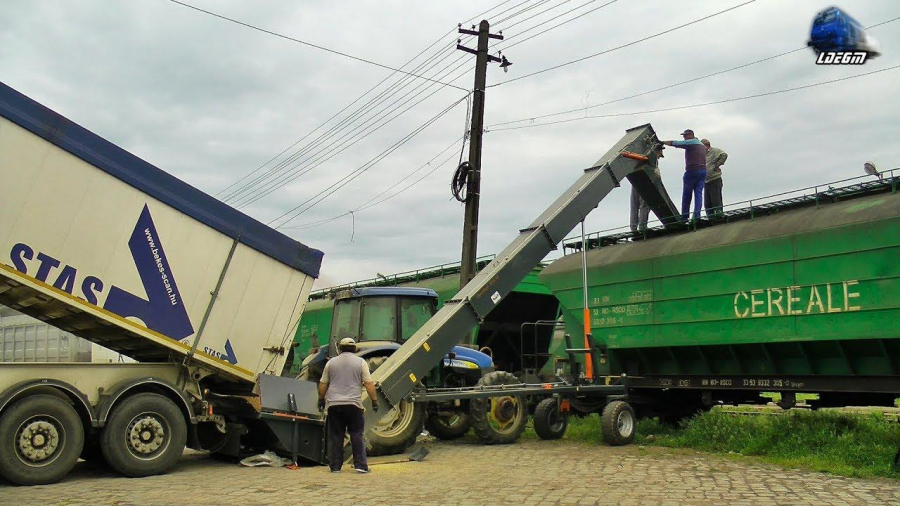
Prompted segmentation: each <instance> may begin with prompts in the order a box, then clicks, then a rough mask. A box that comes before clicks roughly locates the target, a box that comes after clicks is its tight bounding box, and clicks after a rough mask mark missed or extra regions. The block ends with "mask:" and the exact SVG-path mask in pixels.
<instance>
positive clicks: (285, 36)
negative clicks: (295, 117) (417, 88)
mask: <svg viewBox="0 0 900 506" xmlns="http://www.w3.org/2000/svg"><path fill="white" fill-rule="evenodd" d="M169 1H170V2H172V3H175V4H178V5H181V6H184V7H187V8H189V9H193V10H195V11H197V12H202V13H204V14H208V15H210V16H214V17H217V18H219V19H222V20H225V21H229V22H231V23H234V24H237V25H241V26H245V27H247V28H250V29H253V30H256V31H259V32H262V33H267V34H269V35H273V36H275V37H278V38H281V39H285V40H289V41H291V42H296V43H298V44H303V45H304V46H309V47H313V48H316V49H320V50H322V51H327V52H329V53H333V54H336V55H340V56H343V57H345V58H350V59H351V60H356V61H359V62H363V63H368V64H369V65H374V66H376V67H381V68H383V69H387V70H393V71H394V72H399V73H401V74H407V75H410V76H413V77H417V78H419V79H424V80H426V81H434V80H433V79H429V78H427V77H424V76H420V75H416V74H412V73H409V72H405V71H403V70H400V69H397V68H394V67H390V66H388V65H384V64H381V63H378V62H374V61H372V60H367V59H365V58H360V57H358V56H353V55H351V54H347V53H344V52H342V51H337V50H335V49H330V48H327V47H324V46H320V45H318V44H313V43H312V42H307V41H305V40H300V39H297V38H294V37H290V36H288V35H284V34H281V33H277V32H273V31H271V30H266V29H265V28H261V27H258V26H256V25H251V24H250V23H245V22H243V21H239V20H237V19H234V18H229V17H227V16H223V15H221V14H217V13H215V12H212V11H208V10H206V9H201V8H200V7H196V6H194V5H191V4H187V3H184V2H181V1H179V0H169ZM434 82H436V83H438V84H442V85H444V86H449V87H451V88H456V89H459V90H462V91H466V90H465V89H463V88H460V87H459V86H455V85H452V84H448V83H442V82H440V81H434Z"/></svg>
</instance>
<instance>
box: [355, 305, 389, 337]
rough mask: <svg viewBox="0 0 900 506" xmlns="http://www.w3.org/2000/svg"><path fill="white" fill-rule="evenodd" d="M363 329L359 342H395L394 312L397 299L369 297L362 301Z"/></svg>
mask: <svg viewBox="0 0 900 506" xmlns="http://www.w3.org/2000/svg"><path fill="white" fill-rule="evenodd" d="M363 304H364V306H363V311H364V312H365V316H364V317H363V329H362V335H360V336H359V340H360V341H395V340H396V339H397V323H396V322H397V318H396V317H395V315H394V311H395V310H396V308H397V299H395V298H393V297H369V298H366V299H364V300H363Z"/></svg>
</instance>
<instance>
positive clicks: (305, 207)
mask: <svg viewBox="0 0 900 506" xmlns="http://www.w3.org/2000/svg"><path fill="white" fill-rule="evenodd" d="M467 97H468V94H466V96H464V97H461V98H460V99H459V100H457V101H455V102H453V103H452V104H450V105H449V106H447V107H446V108H444V110H442V111H441V112H439V113H437V114H436V115H434V116H432V117H431V118H430V119H429V120H428V121H426V122H425V123H423V124H422V125H420V126H418V127H417V128H415V129H414V130H413V131H412V132H410V133H408V134H407V135H406V136H404V137H403V138H402V139H400V140H399V141H397V142H395V143H394V144H393V145H391V146H390V147H389V148H387V149H386V150H384V151H382V152H381V153H380V154H378V155H377V156H375V157H374V158H372V159H371V160H369V161H368V162H366V163H364V164H363V165H361V166H360V167H358V168H357V169H355V170H354V171H352V172H351V173H350V174H348V175H347V176H344V177H342V178H341V179H339V180H338V181H336V182H335V183H333V184H332V185H331V186H329V187H328V188H325V190H323V191H322V192H321V193H318V194H316V195H315V196H314V197H310V198H309V199H307V200H305V201H304V202H302V203H300V204H299V205H297V206H295V207H294V208H292V209H291V210H289V211H287V212H285V213H283V214H281V215H280V216H278V217H277V218H275V219H273V220H271V221H269V222H268V223H267V225H269V226H272V225H273V224H274V223H276V222H279V221H281V223H280V224H279V225H277V226H276V227H275V228H280V227H282V226H284V225H286V224H287V223H289V222H290V221H291V220H293V219H294V218H296V217H297V216H300V215H301V214H303V213H305V212H306V211H309V210H310V209H312V208H313V207H314V206H315V205H316V204H318V203H319V202H322V201H323V200H325V199H326V198H328V197H329V196H330V195H332V194H334V193H335V192H337V191H338V190H340V189H341V188H343V187H344V186H346V185H347V184H348V183H350V182H351V181H353V180H354V179H356V178H357V177H359V176H360V175H362V174H363V173H365V172H366V171H368V170H369V169H371V168H372V167H373V166H375V164H377V163H378V162H379V161H381V160H383V159H384V158H385V157H387V156H388V155H390V154H391V153H393V152H394V151H396V150H397V149H398V148H399V147H400V146H402V145H404V144H406V143H407V142H409V141H410V140H412V139H413V138H414V137H415V136H417V135H418V134H419V133H421V132H422V131H424V130H425V129H427V128H428V127H429V126H431V125H432V124H433V123H434V122H436V121H437V120H438V119H440V118H441V117H442V116H444V115H445V114H447V113H448V112H450V111H451V110H453V108H454V107H456V106H457V105H458V104H460V103H462V102H463V101H465V100H466V99H467ZM285 218H286V219H285ZM282 220H284V221H282Z"/></svg>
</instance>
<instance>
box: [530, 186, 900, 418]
mask: <svg viewBox="0 0 900 506" xmlns="http://www.w3.org/2000/svg"><path fill="white" fill-rule="evenodd" d="M869 179H870V180H867V181H864V182H859V183H856V184H853V185H850V186H846V187H843V188H837V189H835V188H829V189H828V190H826V191H825V192H822V191H821V190H818V191H816V192H814V193H813V192H810V194H809V195H807V196H805V197H801V198H795V199H790V200H787V201H782V202H779V203H772V204H767V205H764V206H759V205H757V206H755V207H751V208H748V209H743V210H737V211H732V212H729V213H728V216H727V217H726V218H725V219H722V220H719V221H717V222H715V223H712V224H708V223H707V222H706V221H705V220H704V221H702V222H701V223H699V224H698V229H696V230H694V229H683V230H680V231H679V230H674V231H656V232H654V231H651V232H650V233H649V234H648V237H647V238H646V240H641V239H642V238H641V237H636V238H635V237H634V236H632V235H631V234H623V235H620V236H617V237H616V236H614V237H601V238H596V239H595V240H594V241H593V243H594V245H596V246H598V248H597V249H593V250H591V251H588V252H587V280H588V284H589V285H590V289H589V303H588V309H589V311H590V328H591V330H592V333H593V338H594V340H595V343H596V347H597V348H596V349H597V351H598V352H599V353H600V354H601V362H602V364H601V367H602V368H603V370H604V373H606V374H611V375H619V374H627V375H628V381H627V383H628V386H629V392H630V394H629V399H630V401H631V402H632V403H634V404H636V406H637V408H638V410H639V411H640V410H641V409H644V410H645V413H646V414H659V415H661V416H664V417H672V418H677V417H683V416H686V415H689V414H691V413H693V412H696V411H698V410H702V409H706V408H708V407H710V406H712V405H713V404H715V403H719V402H725V403H737V402H741V403H744V402H748V403H754V402H763V399H761V398H760V393H761V392H780V393H781V395H782V405H783V406H784V407H789V406H791V405H793V403H794V399H795V394H796V393H797V392H812V393H818V394H819V400H818V401H817V403H818V405H819V406H847V405H893V403H894V399H895V398H896V397H898V396H900V193H898V192H897V187H898V183H900V178H897V177H886V178H885V179H884V180H879V181H876V180H871V178H869ZM810 190H812V189H810ZM627 239H633V240H631V241H629V242H625V241H626V240H627ZM634 239H636V240H634ZM588 244H589V245H590V244H591V242H588ZM575 246H577V247H580V244H578V245H575ZM541 280H542V281H543V282H544V283H546V284H547V286H548V287H549V288H550V289H551V291H552V292H553V293H554V294H555V295H556V296H557V298H559V300H560V302H561V304H562V306H563V308H564V315H565V319H566V323H567V326H568V328H569V332H572V333H576V332H578V329H580V328H582V324H583V321H584V319H583V317H582V313H583V308H584V303H583V302H582V295H581V280H582V261H581V257H580V254H570V255H567V256H565V257H563V258H561V259H559V260H557V261H556V262H554V263H552V264H551V265H550V266H548V267H546V268H545V269H544V271H543V272H542V273H541Z"/></svg>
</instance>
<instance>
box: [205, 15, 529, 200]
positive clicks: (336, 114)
mask: <svg viewBox="0 0 900 506" xmlns="http://www.w3.org/2000/svg"><path fill="white" fill-rule="evenodd" d="M526 1H528V0H526ZM509 2H510V0H505V1H503V2H500V3H499V4H497V5H495V6H494V7H491V8H490V9H488V10H486V11H484V12H482V13H480V14H477V15H476V16H474V17H472V18H471V19H469V20H468V21H466V22H467V23H468V22H469V21H471V20H472V19H477V18H479V17H481V16H483V15H485V14H487V13H488V12H491V11H493V10H495V9H497V8H499V7H500V6H502V5H504V4H506V3H509ZM512 8H515V6H514V7H512ZM508 10H509V9H506V10H504V11H501V12H500V13H498V14H503V13H504V12H507V11H508ZM455 32H456V29H455V28H454V29H451V30H450V31H448V32H447V33H445V34H443V35H441V36H440V37H439V38H438V39H437V40H436V41H434V42H433V43H431V44H430V45H429V46H428V47H426V48H425V49H423V50H422V51H420V52H419V53H418V54H417V55H416V56H414V57H412V58H411V59H410V60H408V61H407V62H406V63H404V64H403V65H401V66H400V68H401V69H402V68H404V67H406V66H407V65H409V64H410V63H412V62H413V61H415V60H416V59H417V58H418V57H419V56H421V55H422V54H424V53H425V52H426V51H428V50H429V49H431V48H432V47H434V46H435V45H436V44H437V43H439V42H440V41H441V40H443V39H444V37H446V36H447V35H450V34H451V33H455ZM426 61H427V60H426ZM420 66H421V64H420ZM413 72H415V70H413ZM395 74H396V72H394V73H391V74H390V75H388V76H387V77H385V78H384V79H382V80H381V81H379V82H378V84H376V85H375V86H373V87H371V88H369V89H368V90H367V91H366V92H364V93H363V94H362V95H360V96H359V97H357V98H356V99H355V100H353V101H352V102H350V103H349V104H347V106H345V107H344V108H343V109H341V110H340V111H338V112H337V113H335V114H334V115H333V116H331V117H330V118H328V119H327V120H325V122H323V123H322V124H321V125H319V126H317V127H316V128H314V129H313V130H311V131H310V132H309V133H307V134H306V135H304V136H303V137H301V138H300V139H298V140H297V141H296V142H294V143H293V144H291V145H290V146H288V147H287V148H285V149H284V150H282V151H281V152H280V153H278V154H277V155H275V156H274V157H272V158H270V159H269V160H267V161H266V162H265V163H263V164H262V165H260V166H259V167H257V168H256V169H254V170H253V171H251V172H249V173H248V174H246V175H245V176H243V177H241V178H240V179H238V180H237V181H235V182H233V183H232V184H230V185H229V186H227V187H225V188H224V189H222V190H220V191H219V192H218V193H216V196H219V195H221V194H223V193H225V192H226V191H228V190H230V189H232V188H234V187H235V186H237V185H238V184H239V183H241V182H242V181H244V180H246V179H247V178H249V177H251V176H252V175H253V174H255V173H257V172H259V171H260V170H262V169H263V168H264V167H266V166H267V165H268V164H270V163H272V162H273V161H275V160H277V159H278V158H279V157H280V156H281V155H283V154H284V153H286V152H288V151H289V150H290V149H291V148H293V147H294V146H296V145H297V144H299V143H301V142H302V141H303V140H305V139H306V138H307V137H309V136H310V135H312V134H313V133H315V132H316V131H317V130H319V129H321V128H322V127H324V126H325V125H327V124H328V123H329V122H330V121H331V120H333V119H334V118H336V117H337V116H339V115H340V114H341V113H343V112H344V111H346V110H347V109H349V108H350V107H351V106H353V104H355V103H357V102H359V101H360V100H361V99H362V98H363V97H365V96H366V95H368V94H369V93H371V92H372V91H374V90H375V89H377V88H378V87H379V86H381V85H382V84H384V83H385V82H386V81H387V80H389V79H390V78H392V77H393V76H394V75H395ZM376 98H377V97H376ZM373 100H374V99H373ZM370 102H371V101H370ZM320 138H321V136H320ZM276 170H277V169H276ZM269 172H271V171H269ZM264 177H265V176H264ZM258 180H259V178H256V179H255V180H254V181H253V182H251V183H250V185H249V186H253V184H254V183H255V182H257V181H258ZM247 187H248V185H245V186H244V187H241V188H239V189H238V190H234V191H232V192H231V193H229V195H228V196H226V197H225V198H226V199H227V198H229V197H231V196H233V195H234V194H235V193H240V192H241V191H242V190H243V189H245V188H247Z"/></svg>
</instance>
